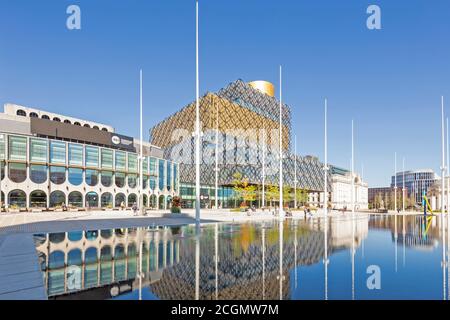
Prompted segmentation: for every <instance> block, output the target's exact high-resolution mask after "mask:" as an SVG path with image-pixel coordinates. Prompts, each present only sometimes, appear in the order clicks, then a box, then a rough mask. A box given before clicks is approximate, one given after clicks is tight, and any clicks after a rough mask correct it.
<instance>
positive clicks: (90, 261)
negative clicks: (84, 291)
mask: <svg viewBox="0 0 450 320" xmlns="http://www.w3.org/2000/svg"><path fill="white" fill-rule="evenodd" d="M97 261H98V259H97V248H94V247H90V248H89V249H87V250H86V251H85V253H84V264H85V268H84V287H85V288H92V287H95V286H97V282H98V269H97V268H98V266H97Z"/></svg>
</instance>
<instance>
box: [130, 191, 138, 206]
mask: <svg viewBox="0 0 450 320" xmlns="http://www.w3.org/2000/svg"><path fill="white" fill-rule="evenodd" d="M134 203H137V196H136V195H135V194H134V193H131V194H130V195H129V196H128V207H132V206H133V204H134Z"/></svg>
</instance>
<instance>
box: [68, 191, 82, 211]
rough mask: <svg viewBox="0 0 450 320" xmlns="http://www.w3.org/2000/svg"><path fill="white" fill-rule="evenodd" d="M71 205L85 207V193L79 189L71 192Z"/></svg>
mask: <svg viewBox="0 0 450 320" xmlns="http://www.w3.org/2000/svg"><path fill="white" fill-rule="evenodd" d="M69 206H71V207H77V208H81V207H83V195H82V194H81V193H80V192H77V191H73V192H71V193H69Z"/></svg>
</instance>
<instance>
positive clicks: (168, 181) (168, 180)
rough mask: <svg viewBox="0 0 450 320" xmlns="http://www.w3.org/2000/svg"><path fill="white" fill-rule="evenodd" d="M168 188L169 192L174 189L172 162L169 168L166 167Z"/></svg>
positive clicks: (168, 164)
mask: <svg viewBox="0 0 450 320" xmlns="http://www.w3.org/2000/svg"><path fill="white" fill-rule="evenodd" d="M166 172H167V174H166V178H167V179H166V186H167V190H169V191H170V190H171V188H172V162H169V161H168V162H167V166H166Z"/></svg>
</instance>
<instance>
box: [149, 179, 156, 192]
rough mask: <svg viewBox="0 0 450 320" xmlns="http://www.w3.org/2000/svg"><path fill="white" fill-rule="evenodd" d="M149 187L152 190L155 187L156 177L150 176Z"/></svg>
mask: <svg viewBox="0 0 450 320" xmlns="http://www.w3.org/2000/svg"><path fill="white" fill-rule="evenodd" d="M150 189H152V190H155V189H156V178H155V177H153V176H150Z"/></svg>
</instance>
